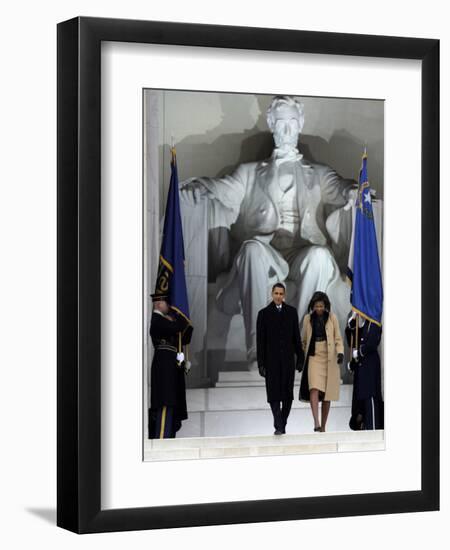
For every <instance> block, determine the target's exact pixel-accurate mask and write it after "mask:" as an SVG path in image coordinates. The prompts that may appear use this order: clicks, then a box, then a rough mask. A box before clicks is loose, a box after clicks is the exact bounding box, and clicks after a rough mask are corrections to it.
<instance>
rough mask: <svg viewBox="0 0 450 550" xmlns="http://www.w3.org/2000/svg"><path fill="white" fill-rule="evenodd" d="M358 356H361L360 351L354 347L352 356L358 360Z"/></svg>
mask: <svg viewBox="0 0 450 550" xmlns="http://www.w3.org/2000/svg"><path fill="white" fill-rule="evenodd" d="M358 356H359V353H358V350H357V349H354V350H353V353H352V357H353V359H354V360H355V361H358Z"/></svg>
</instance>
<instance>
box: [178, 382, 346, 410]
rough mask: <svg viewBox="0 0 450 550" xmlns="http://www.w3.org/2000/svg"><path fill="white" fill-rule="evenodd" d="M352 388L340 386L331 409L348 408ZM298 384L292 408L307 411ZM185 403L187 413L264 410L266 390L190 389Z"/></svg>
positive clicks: (258, 387)
mask: <svg viewBox="0 0 450 550" xmlns="http://www.w3.org/2000/svg"><path fill="white" fill-rule="evenodd" d="M352 391H353V386H351V385H348V384H343V385H341V388H340V399H339V401H336V402H333V403H332V407H333V408H336V407H350V406H351V402H352ZM298 393H299V382H298V383H297V384H296V385H295V386H294V401H293V403H292V408H294V409H300V408H304V409H308V410H309V403H304V402H300V401H299V400H298ZM186 401H187V407H188V411H189V412H203V411H216V412H219V411H233V410H254V409H266V408H267V407H268V406H269V405H268V403H267V396H266V388H265V387H264V386H226V387H219V388H218V387H215V388H192V389H188V390H186Z"/></svg>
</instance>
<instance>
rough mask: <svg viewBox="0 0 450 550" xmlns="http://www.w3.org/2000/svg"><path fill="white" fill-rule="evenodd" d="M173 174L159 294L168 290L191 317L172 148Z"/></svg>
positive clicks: (173, 302)
mask: <svg viewBox="0 0 450 550" xmlns="http://www.w3.org/2000/svg"><path fill="white" fill-rule="evenodd" d="M170 165H171V170H172V171H171V176H170V187H169V194H168V196H167V204H166V212H165V216H164V229H163V237H162V243H161V253H160V256H159V266H158V275H157V278H156V288H155V294H168V295H169V303H170V305H171V306H172V308H173V309H175V310H176V311H177V312H178V313H180V314H181V315H183V317H185V318H186V319H187V320H188V321H190V316H189V303H188V295H187V287H186V276H185V272H184V259H185V258H184V241H183V227H182V225H181V213H180V195H179V191H178V170H177V158H176V153H175V149H172V160H171V163H170Z"/></svg>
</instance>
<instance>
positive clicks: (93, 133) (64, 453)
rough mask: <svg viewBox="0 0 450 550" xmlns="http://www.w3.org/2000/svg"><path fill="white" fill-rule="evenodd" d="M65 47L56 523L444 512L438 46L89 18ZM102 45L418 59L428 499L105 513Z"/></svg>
mask: <svg viewBox="0 0 450 550" xmlns="http://www.w3.org/2000/svg"><path fill="white" fill-rule="evenodd" d="M57 39H58V61H57V68H58V107H57V109H58V127H57V143H58V170H57V179H58V183H57V185H58V199H57V207H58V246H57V250H58V263H57V266H58V273H57V280H58V291H57V292H58V296H57V298H58V310H57V331H58V334H57V339H58V352H57V360H58V376H57V390H58V400H57V436H58V447H57V452H58V456H57V468H58V473H57V487H58V488H57V501H58V502H57V524H58V525H59V526H60V527H63V528H66V529H69V530H71V531H74V532H77V533H94V532H107V531H125V530H138V529H156V528H169V527H186V526H199V525H219V524H232V523H249V522H265V521H279V520H295V519H310V518H325V517H343V516H352V515H368V514H387V513H399V512H419V511H430V510H438V509H439V307H438V304H439V41H438V40H435V39H417V38H400V37H390V36H369V35H356V34H336V33H324V32H310V31H294V30H280V29H263V28H248V27H227V26H217V25H200V24H181V23H169V22H153V21H133V20H120V19H102V18H87V17H77V18H75V19H71V20H69V21H65V22H63V23H60V24H59V25H58V38H57ZM102 41H116V42H134V43H152V44H165V45H169V44H170V45H186V46H203V47H210V48H239V49H247V50H269V51H283V52H304V53H314V54H336V55H350V56H366V57H381V58H397V59H416V60H421V62H422V88H421V91H422V113H421V117H422V124H421V131H422V136H421V139H422V144H421V149H422V159H421V160H422V173H421V201H422V220H421V222H422V242H421V254H422V268H421V270H422V271H421V277H422V278H421V280H422V283H421V284H422V288H421V297H420V300H421V312H422V319H421V343H422V347H421V349H422V357H421V392H422V394H421V398H422V402H421V407H422V408H421V420H422V426H421V487H422V488H421V490H420V491H405V492H389V493H375V494H364V495H361V494H358V495H356V494H348V495H338V496H323V497H307V498H283V499H272V500H255V501H245V502H216V503H208V504H192V505H174V506H158V507H148V508H132V509H128V508H127V509H113V510H102V509H101V500H100V495H101V461H100V459H101V424H100V421H101V418H100V395H101V373H100V337H101V315H100V307H101V303H100V295H101V272H100V242H101V238H100V237H101V235H100V212H101V208H100V206H101V193H100V166H101V153H100V127H101V120H100V112H101V108H100V107H101V93H100V69H101V62H100V50H101V42H102ZM410 299H416V297H410Z"/></svg>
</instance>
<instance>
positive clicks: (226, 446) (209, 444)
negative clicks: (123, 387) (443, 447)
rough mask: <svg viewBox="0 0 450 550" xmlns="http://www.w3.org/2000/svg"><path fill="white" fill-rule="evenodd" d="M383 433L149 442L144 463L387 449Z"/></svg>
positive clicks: (337, 433)
mask: <svg viewBox="0 0 450 550" xmlns="http://www.w3.org/2000/svg"><path fill="white" fill-rule="evenodd" d="M384 448H385V444H384V431H383V430H373V431H362V432H352V431H346V432H345V431H337V432H327V433H312V434H295V435H287V434H286V435H281V436H274V435H260V436H242V437H202V438H190V439H181V438H177V439H163V440H161V439H154V440H146V441H145V445H144V460H151V461H158V460H182V459H198V458H229V457H230V458H231V457H248V456H273V455H293V454H312V453H333V452H348V451H377V450H384Z"/></svg>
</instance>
